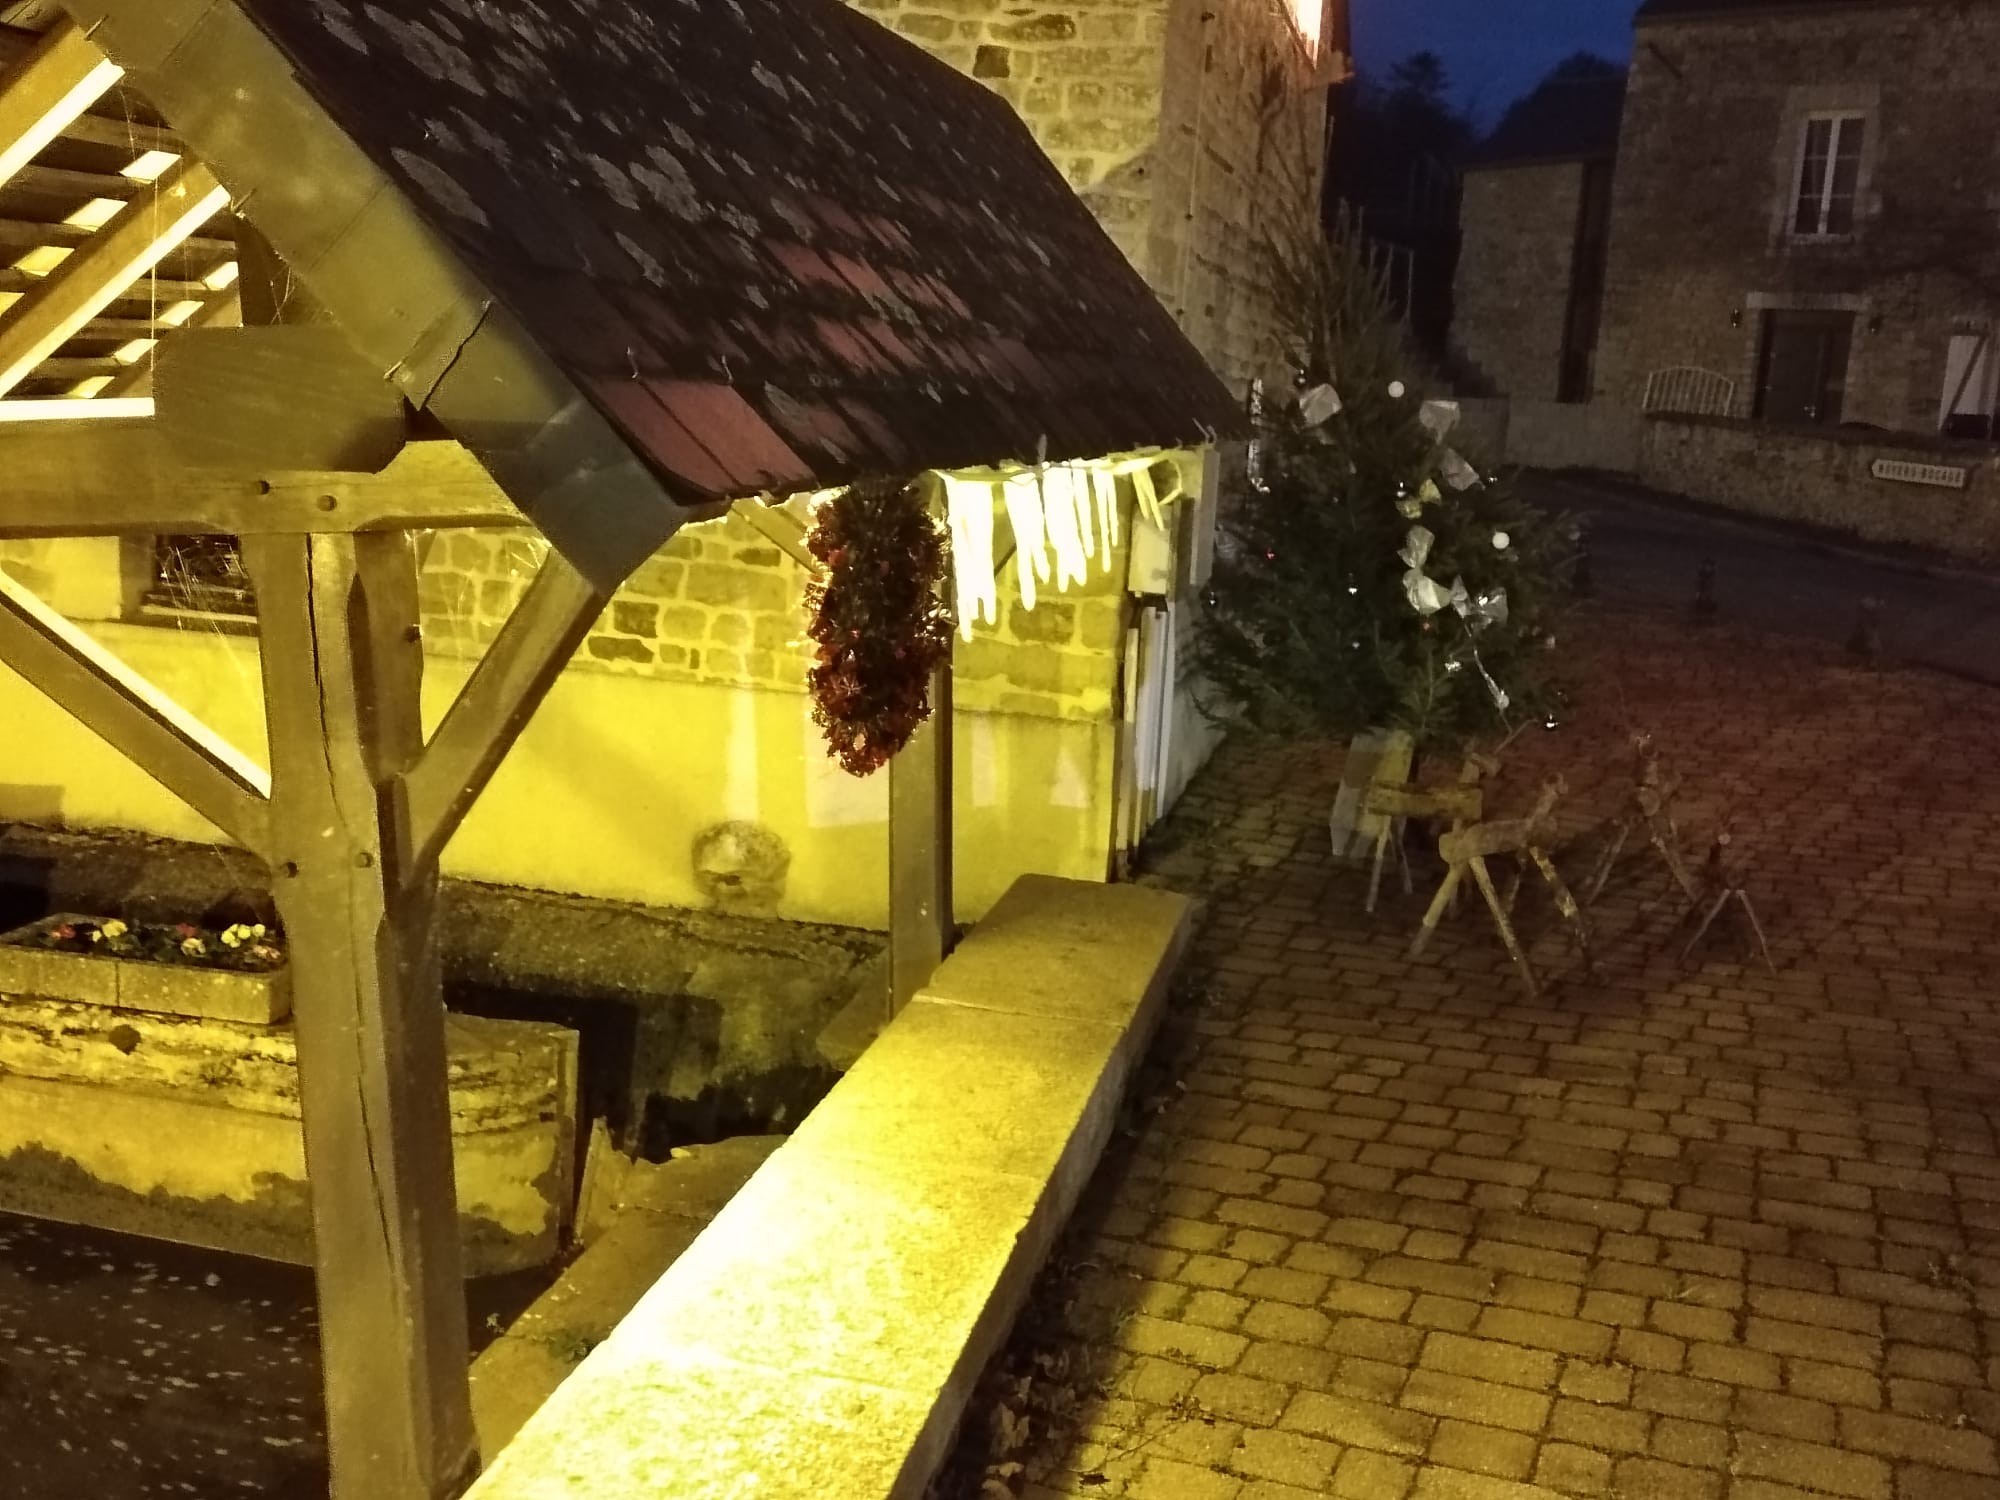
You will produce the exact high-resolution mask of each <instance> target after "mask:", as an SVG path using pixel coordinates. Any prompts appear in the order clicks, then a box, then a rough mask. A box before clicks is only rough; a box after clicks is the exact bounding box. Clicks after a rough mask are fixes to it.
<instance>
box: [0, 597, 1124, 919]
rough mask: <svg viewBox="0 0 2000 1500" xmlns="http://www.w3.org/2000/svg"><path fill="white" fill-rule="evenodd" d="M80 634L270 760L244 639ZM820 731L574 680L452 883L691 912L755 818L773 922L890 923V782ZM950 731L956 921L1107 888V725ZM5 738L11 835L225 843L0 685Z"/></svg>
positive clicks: (35, 702) (167, 633) (791, 703)
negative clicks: (706, 847) (141, 835)
mask: <svg viewBox="0 0 2000 1500" xmlns="http://www.w3.org/2000/svg"><path fill="white" fill-rule="evenodd" d="M88 628H89V629H90V630H91V631H92V633H93V634H94V635H96V637H97V638H98V639H99V640H101V641H103V642H104V643H105V645H106V646H108V647H109V648H110V649H112V650H114V651H116V652H117V653H118V654H119V655H121V656H122V657H123V658H124V659H125V660H126V661H127V662H129V663H130V664H131V665H132V666H133V667H135V668H136V669H138V670H139V671H140V672H142V673H144V674H145V675H146V676H147V677H149V678H151V679H152V680H153V681H154V682H155V683H156V684H158V685H159V686H160V687H161V688H163V689H164V690H166V691H167V692H168V693H169V694H170V695H171V696H173V697H174V698H175V699H176V700H178V701H179V702H180V703H181V704H182V705H183V706H185V707H186V708H188V709H189V710H191V711H192V712H193V713H195V714H196V715H197V716H198V717H199V718H201V719H202V720H203V721H204V722H205V723H207V724H209V725H210V726H211V727H213V728H215V729H216V730H218V731H219V732H221V733H223V734H224V735H226V736H227V737H229V738H230V739H231V740H232V741H233V742H234V743H235V744H236V745H237V746H238V747H239V748H241V749H242V750H243V751H244V752H245V753H246V754H247V755H249V756H250V757H251V758H252V759H254V760H258V761H260V762H261V761H263V759H264V751H263V727H262V723H263V705H262V693H261V689H260V686H259V678H258V665H257V643H256V641H255V640H254V639H253V638H251V637H248V636H225V635H220V634H217V633H215V632H212V631H205V630H200V629H190V630H181V629H175V628H170V627H164V626H152V625H129V624H102V625H92V626H90V627H88ZM470 665H471V664H470V663H469V662H467V661H464V660H462V659H457V658H452V657H445V658H443V659H441V660H436V661H434V662H433V663H432V665H431V668H430V670H429V673H428V675H427V677H426V681H425V699H426V702H425V714H426V718H427V719H428V720H429V721H430V722H431V723H433V724H434V723H435V722H436V720H437V718H438V717H439V716H441V715H442V713H443V711H444V709H445V707H446V706H447V705H448V704H449V702H450V699H451V696H452V695H453V694H454V693H455V692H456V691H457V690H458V687H459V685H460V684H461V683H462V682H463V681H464V678H465V675H466V673H467V672H468V671H469V669H470ZM808 715H809V703H808V700H807V699H806V698H805V697H804V696H803V695H801V694H799V693H786V692H775V691H768V690H762V689H756V688H746V687H740V686H729V685H722V684H715V683H698V682H681V681H671V680H663V679H660V678H653V677H641V676H634V675H626V674H619V673H612V672H596V671H571V672H566V673H564V674H563V676H562V679H561V680H560V681H559V682H558V683H557V685H556V687H555V689H554V691H553V692H552V693H551V695H550V697H549V700H548V702H547V704H546V705H545V706H544V707H543V709H542V711H541V713H540V714H539V715H538V716H537V718H536V719H535V721H534V723H533V724H532V725H530V727H529V729H528V731H527V733H526V734H525V735H524V736H523V737H522V739H521V742H520V743H519V744H518V745H517V746H516V747H515V750H514V752H513V754H512V755H511V756H509V757H508V760H507V762H506V764H505V765H504V766H503V767H502V769H501V771H500V774H499V775H498V776H497V777H496V778H495V780H494V782H493V785H492V787H491V789H490V790H489V791H488V792H487V794H486V796H485V797H484V799H482V801H481V802H480V804H479V806H478V807H477V808H476V809H475V810H474V811H473V814H472V816H471V818H470V819H469V820H468V822H467V823H466V826H465V828H464V829H463V831H462V832H461V833H460V834H459V836H458V838H457V839H456V840H455V841H454V842H453V844H452V845H451V847H450V849H449V850H448V851H447V853H446V856H445V868H446V871H447V873H449V874H453V875H458V876H463V877H467V878H470V879H475V880H484V881H493V882H498V883H506V884H518V885H526V886H533V887H537V888H541V889H546V890H556V891H565V892H574V893H579V894H585V895H592V896H604V897H611V898H615V899H621V900H631V901H640V902H646V903H649V904H655V905H671V906H692V907H699V906H702V905H704V904H705V901H704V898H703V896H702V893H701V892H700V890H699V889H698V888H697V887H696V885H695V883H694V879H693V872H692V863H691V848H692V844H693V840H694V838H695V836H696V835H697V834H698V833H699V832H700V831H701V830H703V829H705V828H707V827H710V826H712V825H713V824H715V823H718V822H721V821H724V820H726V819H744V820H748V821H754V822H757V823H761V824H763V825H765V826H766V827H768V828H769V829H771V830H772V831H773V832H775V833H777V834H778V835H779V836H780V837H781V838H783V839H784V840H785V841H786V842H787V844H788V845H789V846H790V849H791V854H792V864H791V872H790V877H789V882H788V885H787V887H786V895H785V898H784V901H783V902H782V904H781V906H780V908H779V914H780V915H783V916H786V917H792V918H797V919H800V920H806V921H820V922H836V923H843V924H848V925H855V926H868V927H877V928H879V927H882V926H885V925H886V919H887V889H888V871H887V859H886V856H887V835H888V810H887V794H888V781H887V778H886V775H883V776H877V777H874V778H872V779H870V780H869V781H866V782H857V781H855V780H853V779H852V778H850V777H848V776H846V775H845V774H843V773H842V772H841V771H839V770H838V768H836V767H835V766H834V765H833V764H832V763H831V762H829V761H828V760H827V759H826V755H825V751H824V747H823V744H822V742H821V741H820V739H819V732H818V730H817V729H816V728H815V727H814V726H813V725H812V723H811V720H810V718H809V716H808ZM956 723H957V736H958V745H957V750H958V753H957V757H956V782H957V802H958V819H957V827H956V836H957V849H958V858H957V871H958V891H959V916H960V917H961V919H963V920H972V919H975V918H977V917H978V916H980V915H981V914H983V913H984V911H985V910H986V908H987V907H988V906H989V905H991V904H992V902H993V901H994V900H996V899H997V898H998V897H999V895H1000V894H1001V893H1002V892H1003V891H1004V890H1006V888H1007V887H1008V885H1009V884H1011V883H1012V881H1013V880H1014V878H1015V876H1017V875H1019V874H1021V873H1023V872H1026V871H1031V870H1033V871H1041V872H1045V873H1048V874H1055V875H1066V876H1071V877H1074V878H1079V879H1091V880H1096V879H1102V878H1103V876H1104V873H1105V861H1106V857H1107V853H1106V852H1107V849H1108V846H1109V828H1110V808H1111V806H1112V802H1113V765H1114V746H1115V736H1116V727H1115V725H1114V724H1113V723H1111V722H1109V721H1108V720H1106V719H1056V718H1048V717H1043V716H1035V715H1027V714H1006V713H997V712H962V713H960V714H959V715H958V716H957V721H956ZM0 726H4V739H0V819H21V820H30V821H38V822H51V821H57V820H60V821H62V822H65V823H67V824H69V825H71V826H76V827H113V828H129V829H136V830H139V831H142V832H145V833H152V834H158V835H162V836H165V837H171V838H182V839H195V840H201V841H206V842H214V841H216V840H218V838H219V835H218V834H217V833H216V831H215V830H214V829H213V828H212V827H210V826H209V825H208V824H207V823H206V822H205V821H204V820H203V819H201V818H200V817H198V816H197V815H196V814H195V813H193V812H192V811H190V810H189V809H187V808H186V807H184V806H183V805H182V804H180V803H179V802H178V801H176V800H175V799H174V798H173V797H171V796H170V795H169V794H168V793H166V792H165V791H163V790H161V789H160V788H159V787H157V786H156V785H155V784H154V783H153V782H152V781H151V780H149V779H148V778H147V777H146V776H144V775H143V774H142V773H141V772H139V771H138V770H136V769H134V768H133V767H131V766H130V765H128V764H127V763H126V762H124V761H123V760H122V759H121V758H120V757H119V756H118V755H117V754H115V753H114V752H113V751H111V750H110V749H108V748H106V747H105V746H104V745H103V744H102V743H101V742H100V741H98V740H97V739H96V738H95V736H93V735H91V734H90V733H88V732H87V731H85V730H84V729H83V728H82V727H81V726H80V725H78V724H77V723H75V721H73V720H71V719H70V718H69V717H68V716H67V715H66V714H64V713H63V712H62V711H61V710H60V709H58V708H56V707H54V706H53V705H52V704H50V703H48V702H47V701H46V700H44V699H43V698H42V697H41V696H40V695H39V694H38V693H36V692H34V691H33V690H32V689H30V688H29V687H27V686H26V685H25V684H24V683H22V682H21V681H20V680H19V679H18V678H16V677H15V676H13V675H12V674H11V673H9V672H7V671H5V670H4V669H0Z"/></svg>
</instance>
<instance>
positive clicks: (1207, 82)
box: [1147, 0, 1327, 395]
mask: <svg viewBox="0 0 2000 1500" xmlns="http://www.w3.org/2000/svg"><path fill="white" fill-rule="evenodd" d="M1326 120H1327V115H1326V89H1325V87H1324V86H1323V85H1321V84H1320V83H1319V82H1318V81H1317V75H1316V71H1315V63H1314V60H1313V58H1312V57H1311V56H1310V55H1309V54H1308V52H1307V50H1306V48H1305V46H1304V44H1303V42H1302V41H1301V39H1300V37H1299V34H1298V31H1297V29H1296V26H1295V24H1294V21H1293V19H1292V7H1291V6H1290V5H1289V4H1288V3H1286V0H1221V3H1216V0H1208V3H1203V0H1173V3H1172V4H1171V6H1170V8H1169V12H1168V21H1167V33H1166V66H1165V73H1164V96H1163V101H1162V110H1161V129H1160V140H1159V145H1158V147H1157V149H1156V151H1155V153H1154V164H1153V171H1152V174H1151V175H1152V180H1153V188H1154V194H1153V204H1152V229H1151V234H1150V251H1149V256H1148V261H1147V264H1148V266H1149V268H1150V269H1149V270H1148V275H1149V277H1150V279H1151V280H1152V283H1153V289H1154V290H1155V291H1156V292H1157V293H1158V294H1159V295H1160V298H1161V300H1163V301H1164V302H1165V303H1166V304H1167V306H1168V307H1169V308H1170V309H1171V310H1172V311H1173V312H1174V314H1175V316H1176V317H1177V318H1179V320H1180V323H1181V327H1182V329H1183V330H1184V331H1185V332H1186V333H1187V335H1188V337H1189V339H1191V340H1192V341H1193V343H1194V345H1195V347H1196V348H1198V349H1200V350H1201V351H1202V352H1203V353H1204V354H1206V355H1207V356H1208V360H1209V363H1210V364H1211V365H1213V366H1214V368H1215V371H1216V373H1217V374H1218V375H1220V376H1221V377H1222V378H1223V380H1224V381H1225V382H1226V383H1227V384H1228V385H1229V386H1230V388H1231V389H1232V390H1235V391H1237V392H1239V393H1241V394H1245V395H1247V393H1248V389H1249V383H1250V381H1251V380H1253V379H1257V378H1263V379H1266V380H1277V379H1280V378H1282V377H1283V376H1284V375H1286V374H1287V367H1286V364H1285V358H1284V333H1285V329H1286V322H1287V320H1286V315H1285V310H1284V309H1283V308H1280V307H1278V306H1277V305H1276V304H1275V300H1274V298H1273V296H1272V294H1271V291H1270V289H1269V286H1268V283H1267V281H1266V278H1265V273H1264V265H1263V262H1264V256H1265V253H1266V247H1267V246H1268V245H1271V244H1277V245H1281V246H1292V245H1296V244H1297V243H1299V241H1300V240H1301V238H1306V239H1310V240H1314V241H1316V240H1317V239H1318V237H1319V234H1320V219H1319V203H1320V181H1321V169H1322V165H1323V162H1324V158H1325V151H1326Z"/></svg>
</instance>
